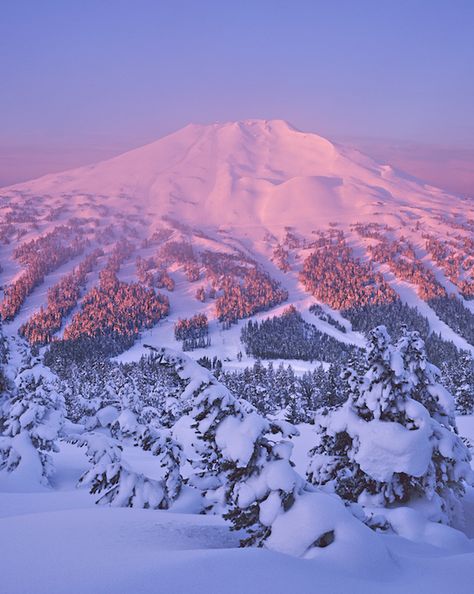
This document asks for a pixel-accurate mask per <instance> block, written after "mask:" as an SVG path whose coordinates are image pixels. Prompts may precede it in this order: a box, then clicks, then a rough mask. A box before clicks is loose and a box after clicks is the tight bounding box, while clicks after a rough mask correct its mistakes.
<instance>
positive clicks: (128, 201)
mask: <svg viewBox="0 0 474 594" xmlns="http://www.w3.org/2000/svg"><path fill="white" fill-rule="evenodd" d="M8 190H15V191H20V192H21V193H22V194H25V193H26V194H28V195H29V194H31V195H34V196H50V197H60V196H62V197H64V196H67V197H70V198H72V199H74V198H76V197H78V196H81V195H89V196H90V195H94V196H100V198H101V202H102V204H103V205H104V206H107V207H109V208H112V209H113V210H115V209H117V210H118V211H120V212H122V213H127V212H133V213H135V214H136V213H139V212H142V213H150V214H152V215H154V216H155V217H162V216H165V215H166V216H171V217H173V218H175V219H178V220H181V221H183V222H186V223H187V224H190V225H193V226H195V227H199V228H209V227H221V226H225V227H227V228H228V227H231V228H234V227H235V228H242V227H247V228H248V229H251V228H258V227H264V228H266V229H270V230H273V231H278V229H281V228H282V227H284V226H294V227H297V228H299V229H301V230H310V229H313V228H315V227H316V226H320V225H325V224H327V223H329V222H332V221H339V222H342V223H344V222H346V223H350V222H355V221H359V220H362V221H376V222H379V223H389V224H392V225H393V224H400V221H401V218H400V217H401V216H402V211H403V210H404V209H407V208H408V209H411V208H415V209H416V210H418V211H419V210H420V208H421V209H422V210H428V211H430V212H431V213H432V214H436V213H442V212H443V211H444V209H445V206H446V204H447V203H449V204H450V208H451V209H453V210H454V211H457V210H458V209H462V207H463V203H462V201H461V200H460V199H458V198H456V197H454V196H450V195H448V194H447V193H445V192H443V191H441V190H439V189H436V188H433V187H432V186H427V185H424V184H423V183H421V182H419V181H416V180H414V179H413V178H411V177H410V176H408V175H406V176H405V175H403V174H402V173H400V172H396V171H394V170H393V169H392V168H391V167H390V166H388V165H382V164H379V163H377V162H376V161H374V160H373V159H371V158H369V157H367V156H366V155H364V154H362V153H360V152H358V151H357V150H354V149H351V148H347V147H344V146H341V145H338V144H334V143H332V142H330V141H329V140H327V139H325V138H323V137H321V136H318V135H317V134H313V133H306V132H301V131H299V130H297V129H295V128H294V127H292V126H291V125H290V124H288V123H287V122H285V121H283V120H244V121H237V122H226V123H216V124H210V125H195V124H190V125H188V126H186V127H184V128H182V129H181V130H178V131H177V132H175V133H173V134H170V135H168V136H165V137H163V138H161V139H159V140H157V141H155V142H153V143H151V144H148V145H146V146H143V147H141V148H138V149H135V150H132V151H129V152H127V153H124V154H122V155H120V156H118V157H114V158H112V159H109V160H106V161H102V162H100V163H97V164H94V165H88V166H85V167H80V168H78V169H73V170H70V171H66V172H63V173H59V174H53V175H47V176H44V177H42V178H39V179H37V180H34V181H30V182H27V183H22V184H18V185H16V186H12V187H10V188H5V189H4V192H5V191H8ZM464 204H465V203H464Z"/></svg>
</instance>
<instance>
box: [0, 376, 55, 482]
mask: <svg viewBox="0 0 474 594" xmlns="http://www.w3.org/2000/svg"><path fill="white" fill-rule="evenodd" d="M64 413H65V408H64V400H63V398H62V397H60V396H59V394H58V393H57V392H55V391H54V390H53V388H52V387H51V385H49V384H48V383H47V382H46V380H45V379H44V377H43V376H38V377H35V376H34V375H32V374H24V375H23V376H22V377H21V379H20V382H19V386H18V390H17V392H16V394H14V395H13V397H12V398H11V399H10V400H9V401H7V402H6V403H5V405H4V407H3V414H2V423H1V425H2V427H3V431H2V435H3V437H2V438H1V441H0V469H4V470H6V471H8V472H13V471H15V472H18V471H21V470H23V471H24V472H29V473H32V474H33V475H34V478H35V479H36V480H38V481H39V482H40V483H41V484H43V485H49V479H50V477H51V475H52V473H53V470H54V466H53V463H52V459H51V455H50V453H51V452H56V451H58V445H57V442H58V439H59V436H60V434H61V431H62V428H63V424H64Z"/></svg>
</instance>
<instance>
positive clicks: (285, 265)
mask: <svg viewBox="0 0 474 594" xmlns="http://www.w3.org/2000/svg"><path fill="white" fill-rule="evenodd" d="M289 257H290V254H289V252H288V250H287V249H285V248H284V247H283V246H282V245H281V243H279V244H277V245H276V246H275V247H274V248H273V255H272V260H273V262H275V264H276V265H277V266H278V268H279V269H280V270H282V271H283V272H288V271H289V270H291V266H290V260H289Z"/></svg>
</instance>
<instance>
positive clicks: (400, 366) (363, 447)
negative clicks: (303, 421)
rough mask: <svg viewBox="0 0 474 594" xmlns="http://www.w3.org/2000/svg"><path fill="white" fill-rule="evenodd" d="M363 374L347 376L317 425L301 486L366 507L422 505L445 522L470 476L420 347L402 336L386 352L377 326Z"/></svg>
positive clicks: (412, 336) (386, 341)
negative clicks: (344, 389)
mask: <svg viewBox="0 0 474 594" xmlns="http://www.w3.org/2000/svg"><path fill="white" fill-rule="evenodd" d="M365 368H366V371H365V373H364V374H363V375H362V376H360V375H358V374H357V372H353V373H352V374H349V379H348V384H349V386H350V394H349V399H348V401H347V402H346V403H345V404H344V405H343V406H342V407H341V408H339V409H336V410H334V411H330V412H329V414H327V415H326V416H324V417H321V418H320V425H319V429H318V444H317V445H316V447H315V448H313V450H312V451H311V456H312V460H311V462H310V466H309V469H308V479H309V480H310V482H311V483H313V484H315V485H319V486H323V485H326V486H328V487H329V486H332V488H333V489H334V490H335V491H336V493H337V494H339V495H340V496H341V497H342V498H343V499H345V500H346V501H349V502H356V501H357V502H359V503H362V504H365V505H370V506H376V507H385V506H388V505H395V504H407V503H409V502H410V501H412V500H416V499H418V500H422V501H426V502H430V504H431V510H432V511H431V517H432V519H435V520H436V521H442V522H446V523H450V522H452V521H453V518H454V516H455V514H456V511H457V507H458V502H459V498H460V497H461V496H462V495H463V493H464V488H465V484H466V481H467V480H469V477H470V475H471V471H470V466H469V460H470V454H469V452H468V450H467V449H466V447H465V446H464V444H463V443H462V441H461V439H460V438H459V437H458V435H457V434H456V433H455V431H454V430H455V426H454V419H453V417H452V402H451V403H450V398H449V394H448V393H447V392H446V390H444V389H443V388H442V387H441V386H440V385H439V384H438V383H437V381H436V378H437V375H436V372H435V369H434V368H433V366H431V365H430V364H429V363H428V362H427V361H426V355H425V353H424V347H423V342H422V341H421V339H420V337H419V335H418V334H416V333H407V332H405V333H404V334H403V335H402V337H401V339H400V340H399V342H398V343H397V345H395V346H394V345H393V344H392V343H391V340H390V337H389V336H388V334H387V332H386V329H385V327H383V326H382V327H378V328H376V329H375V330H373V331H372V332H371V333H370V336H369V345H368V353H367V359H366V364H365ZM431 415H433V416H431ZM433 510H436V511H433Z"/></svg>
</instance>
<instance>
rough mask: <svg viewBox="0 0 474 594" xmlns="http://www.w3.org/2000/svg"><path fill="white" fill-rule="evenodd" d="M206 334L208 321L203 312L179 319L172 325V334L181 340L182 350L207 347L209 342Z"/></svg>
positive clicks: (207, 332) (207, 333)
mask: <svg viewBox="0 0 474 594" xmlns="http://www.w3.org/2000/svg"><path fill="white" fill-rule="evenodd" d="M208 335H209V321H208V319H207V316H206V314H203V313H198V314H196V315H194V316H192V317H191V318H184V319H180V320H178V321H177V322H176V324H175V325H174V336H175V338H176V340H181V341H182V342H183V351H192V350H194V349H202V348H206V347H208V346H209V345H210V344H211V343H210V339H209V338H208Z"/></svg>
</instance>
